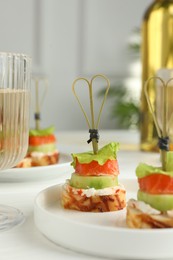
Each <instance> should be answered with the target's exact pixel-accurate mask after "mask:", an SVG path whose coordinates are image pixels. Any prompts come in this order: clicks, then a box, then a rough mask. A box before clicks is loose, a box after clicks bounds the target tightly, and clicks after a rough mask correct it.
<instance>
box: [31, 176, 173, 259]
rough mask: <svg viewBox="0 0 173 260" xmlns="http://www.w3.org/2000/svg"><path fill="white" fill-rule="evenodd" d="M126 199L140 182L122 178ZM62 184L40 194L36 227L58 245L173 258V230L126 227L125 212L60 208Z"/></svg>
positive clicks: (91, 251)
mask: <svg viewBox="0 0 173 260" xmlns="http://www.w3.org/2000/svg"><path fill="white" fill-rule="evenodd" d="M121 183H123V184H124V185H125V187H126V189H127V199H128V198H131V197H133V198H135V197H136V191H137V181H136V180H134V179H122V180H121ZM60 190H61V185H56V186H53V187H49V188H47V189H45V190H43V191H42V192H40V193H39V194H38V196H37V198H36V200H35V206H34V218H35V224H36V226H37V228H38V229H39V230H40V231H41V233H42V234H44V235H45V236H46V237H47V238H48V239H49V240H51V241H53V242H54V243H56V244H59V245H62V246H64V247H67V248H70V249H72V250H76V251H79V252H82V253H86V254H92V255H97V256H102V257H111V258H123V259H166V258H170V259H173V246H172V243H173V229H160V230H159V229H157V230H156V229H155V230H151V229H148V230H135V229H129V228H127V227H126V223H125V217H126V210H125V209H124V210H121V211H118V212H108V213H84V212H78V211H73V210H65V209H63V208H62V207H61V205H60Z"/></svg>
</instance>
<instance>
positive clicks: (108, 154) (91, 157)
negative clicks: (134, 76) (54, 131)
mask: <svg viewBox="0 0 173 260" xmlns="http://www.w3.org/2000/svg"><path fill="white" fill-rule="evenodd" d="M118 150H119V143H115V142H112V143H109V144H107V145H106V146H104V147H102V148H101V149H100V150H99V151H98V153H97V154H94V153H93V152H86V153H78V154H72V157H73V162H72V163H71V165H72V166H73V167H74V168H75V165H76V159H78V161H79V163H90V162H92V161H97V162H98V163H99V164H100V165H103V164H105V162H106V161H107V160H108V159H110V160H115V159H116V158H117V151H118Z"/></svg>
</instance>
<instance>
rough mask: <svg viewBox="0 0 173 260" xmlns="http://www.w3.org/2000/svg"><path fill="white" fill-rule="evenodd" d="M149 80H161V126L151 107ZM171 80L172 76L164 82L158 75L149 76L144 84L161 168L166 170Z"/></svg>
mask: <svg viewBox="0 0 173 260" xmlns="http://www.w3.org/2000/svg"><path fill="white" fill-rule="evenodd" d="M151 80H159V81H160V82H161V84H162V85H161V87H162V88H163V96H162V107H163V111H160V113H163V114H162V119H163V120H162V127H161V126H159V123H158V119H157V116H156V113H155V111H154V109H153V107H152V104H151V100H150V98H149V95H148V86H149V83H150V81H151ZM171 80H173V78H170V79H169V80H168V81H167V82H165V81H164V80H163V79H162V78H160V77H156V76H155V77H151V78H149V79H148V80H147V81H146V82H145V86H144V92H145V96H146V99H147V103H148V106H149V109H150V112H151V114H152V117H153V121H154V124H155V127H156V130H157V134H158V138H159V142H158V145H159V148H160V152H161V158H162V169H163V170H165V171H166V166H167V151H168V150H169V127H170V121H171V120H172V115H171V118H170V120H169V121H168V102H167V99H168V87H169V86H168V84H169V83H170V81H171Z"/></svg>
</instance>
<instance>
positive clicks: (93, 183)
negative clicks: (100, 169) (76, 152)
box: [70, 173, 118, 189]
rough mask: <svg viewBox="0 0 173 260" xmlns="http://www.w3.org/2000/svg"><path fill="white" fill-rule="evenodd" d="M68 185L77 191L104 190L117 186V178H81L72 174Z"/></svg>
mask: <svg viewBox="0 0 173 260" xmlns="http://www.w3.org/2000/svg"><path fill="white" fill-rule="evenodd" d="M70 185H71V186H72V187H75V188H77V189H88V188H95V189H104V188H107V187H114V186H117V185H118V177H117V176H110V175H108V176H106V175H104V176H81V175H78V174H77V173H73V174H72V176H71V179H70Z"/></svg>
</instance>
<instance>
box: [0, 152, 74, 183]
mask: <svg viewBox="0 0 173 260" xmlns="http://www.w3.org/2000/svg"><path fill="white" fill-rule="evenodd" d="M71 160H72V159H71V156H70V155H69V154H66V153H61V152H60V155H59V162H58V163H57V164H54V165H48V166H38V167H31V168H12V169H9V170H5V171H1V172H0V182H2V181H18V182H23V181H36V180H42V179H43V180H45V179H52V178H58V177H62V176H63V175H64V174H65V173H68V172H71V171H72V167H71V165H70V163H71Z"/></svg>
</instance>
